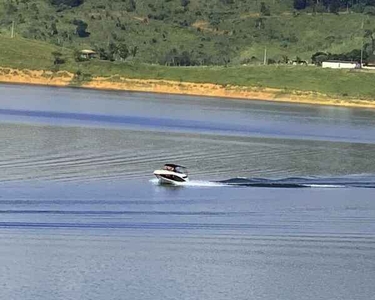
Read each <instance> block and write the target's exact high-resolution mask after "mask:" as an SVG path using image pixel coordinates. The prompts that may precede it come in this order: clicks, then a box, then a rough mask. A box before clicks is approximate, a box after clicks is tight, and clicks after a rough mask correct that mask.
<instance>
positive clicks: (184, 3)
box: [180, 0, 190, 7]
mask: <svg viewBox="0 0 375 300" xmlns="http://www.w3.org/2000/svg"><path fill="white" fill-rule="evenodd" d="M180 1H181V6H183V7H186V6H188V5H189V3H190V0H180Z"/></svg>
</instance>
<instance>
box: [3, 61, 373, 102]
mask: <svg viewBox="0 0 375 300" xmlns="http://www.w3.org/2000/svg"><path fill="white" fill-rule="evenodd" d="M0 83H11V84H27V85H41V86H56V87H75V88H87V89H97V90H116V91H133V92H148V93H162V94H176V95H191V96H208V97H220V98H231V99H239V100H240V99H242V100H253V101H271V102H280V103H292V104H307V105H324V106H338V107H350V108H375V99H374V100H373V101H372V100H364V99H358V100H357V99H350V98H348V99H346V98H334V97H329V96H327V95H324V94H320V93H316V92H305V91H287V90H282V89H276V88H263V87H246V86H231V85H226V86H223V85H218V84H213V83H194V82H183V81H181V82H179V81H171V80H162V79H131V78H125V77H120V76H117V75H115V76H110V77H93V78H90V80H88V81H84V80H83V81H80V79H79V78H78V79H77V78H76V76H75V74H73V73H69V72H67V71H59V72H52V71H43V70H40V71H35V70H18V69H11V68H2V67H0Z"/></svg>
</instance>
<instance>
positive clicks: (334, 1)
mask: <svg viewBox="0 0 375 300" xmlns="http://www.w3.org/2000/svg"><path fill="white" fill-rule="evenodd" d="M340 6H341V5H340V0H331V1H330V4H329V12H330V13H333V14H338V13H339V9H340Z"/></svg>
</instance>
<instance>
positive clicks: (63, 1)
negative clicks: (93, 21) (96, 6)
mask: <svg viewBox="0 0 375 300" xmlns="http://www.w3.org/2000/svg"><path fill="white" fill-rule="evenodd" d="M49 2H50V3H51V4H52V5H54V6H63V5H65V6H68V7H76V6H80V5H81V4H82V3H83V0H49Z"/></svg>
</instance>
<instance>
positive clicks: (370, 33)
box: [364, 29, 375, 54]
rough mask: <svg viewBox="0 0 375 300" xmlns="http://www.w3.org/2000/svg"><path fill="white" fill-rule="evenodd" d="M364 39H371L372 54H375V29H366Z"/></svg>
mask: <svg viewBox="0 0 375 300" xmlns="http://www.w3.org/2000/svg"><path fill="white" fill-rule="evenodd" d="M364 37H365V38H370V39H371V52H372V53H371V54H373V53H374V52H375V29H366V30H365V35H364Z"/></svg>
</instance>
